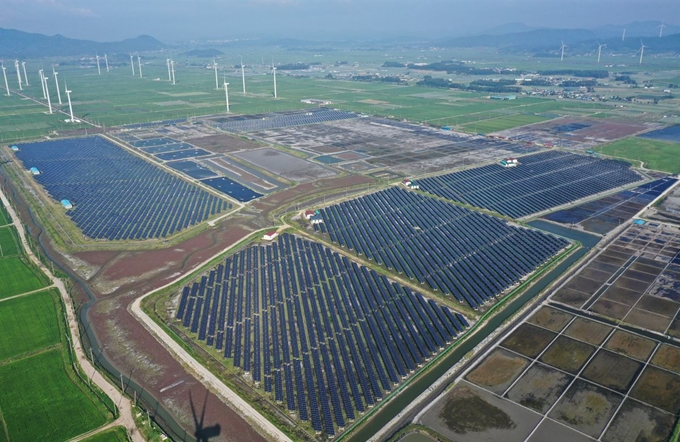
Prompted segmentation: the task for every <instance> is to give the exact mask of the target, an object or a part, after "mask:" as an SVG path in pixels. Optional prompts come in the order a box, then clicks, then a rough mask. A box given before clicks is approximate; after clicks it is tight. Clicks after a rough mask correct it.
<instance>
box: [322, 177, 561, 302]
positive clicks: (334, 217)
mask: <svg viewBox="0 0 680 442" xmlns="http://www.w3.org/2000/svg"><path fill="white" fill-rule="evenodd" d="M321 216H322V218H323V223H321V224H315V225H314V228H315V229H317V230H318V231H321V232H323V233H328V234H329V235H330V238H331V240H333V242H335V243H339V244H340V245H342V246H345V247H347V248H349V249H350V250H354V251H356V252H357V253H358V254H359V255H365V256H366V258H368V259H369V260H375V261H376V262H377V263H378V264H381V265H382V264H384V265H385V266H386V267H387V268H388V269H390V270H392V269H393V270H395V271H397V272H398V273H404V274H406V275H408V277H409V278H411V279H414V278H415V279H417V280H418V281H419V282H420V283H421V284H426V283H427V284H428V285H429V287H430V288H432V289H434V290H441V291H442V292H444V293H445V294H449V295H453V296H455V297H456V299H458V301H460V302H467V303H468V304H469V305H470V306H471V307H472V308H474V309H477V308H478V307H479V306H480V305H482V304H484V303H485V302H487V301H489V300H491V299H492V298H494V297H495V296H498V295H499V294H501V293H503V292H504V291H505V290H506V289H508V288H510V287H512V286H513V285H514V284H516V283H517V282H518V281H519V280H520V279H521V278H523V277H524V276H526V275H528V274H530V273H531V272H533V271H534V270H535V269H536V268H537V267H538V266H540V265H541V264H543V263H545V262H546V261H547V260H549V259H550V257H552V256H553V255H555V253H557V252H558V251H559V250H561V249H563V248H564V247H566V246H567V245H568V244H569V243H568V241H566V240H565V239H562V238H559V237H556V236H553V235H549V234H546V233H543V232H540V231H538V230H533V229H526V228H523V227H518V226H513V225H510V224H508V222H506V221H505V220H502V219H500V218H497V217H493V216H490V215H485V214H482V213H478V212H475V211H472V210H468V209H465V208H463V207H459V206H456V205H454V204H449V203H446V202H443V201H440V200H437V199H434V198H430V197H426V196H423V195H420V194H417V193H415V192H409V191H407V190H403V189H400V188H397V187H392V188H389V189H387V190H383V191H381V192H377V193H373V194H370V195H366V196H364V197H361V198H357V199H354V200H351V201H346V202H343V203H340V204H336V205H333V206H330V207H326V208H324V209H321Z"/></svg>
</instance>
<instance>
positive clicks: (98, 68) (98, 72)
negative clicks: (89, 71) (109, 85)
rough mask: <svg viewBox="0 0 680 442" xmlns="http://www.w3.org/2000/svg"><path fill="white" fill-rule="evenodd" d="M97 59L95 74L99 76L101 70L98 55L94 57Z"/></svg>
mask: <svg viewBox="0 0 680 442" xmlns="http://www.w3.org/2000/svg"><path fill="white" fill-rule="evenodd" d="M96 57H97V74H99V75H101V74H102V68H101V66H99V54H97V55H96Z"/></svg>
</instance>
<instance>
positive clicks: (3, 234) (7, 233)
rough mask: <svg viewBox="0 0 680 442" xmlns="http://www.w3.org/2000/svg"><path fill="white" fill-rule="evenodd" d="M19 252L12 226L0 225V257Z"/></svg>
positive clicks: (14, 254) (17, 241)
mask: <svg viewBox="0 0 680 442" xmlns="http://www.w3.org/2000/svg"><path fill="white" fill-rule="evenodd" d="M20 253H21V250H20V249H19V240H18V238H17V234H16V231H15V230H14V227H11V226H7V227H0V259H1V258H4V257H6V256H16V255H18V254H20Z"/></svg>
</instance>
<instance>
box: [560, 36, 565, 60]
mask: <svg viewBox="0 0 680 442" xmlns="http://www.w3.org/2000/svg"><path fill="white" fill-rule="evenodd" d="M566 47H567V45H565V44H564V40H562V46H560V50H561V51H562V55H560V61H563V60H564V48H566Z"/></svg>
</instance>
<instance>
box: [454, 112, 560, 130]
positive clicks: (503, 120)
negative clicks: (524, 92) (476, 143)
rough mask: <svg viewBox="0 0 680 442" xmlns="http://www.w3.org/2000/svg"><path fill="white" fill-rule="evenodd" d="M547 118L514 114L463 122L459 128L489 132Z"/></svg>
mask: <svg viewBox="0 0 680 442" xmlns="http://www.w3.org/2000/svg"><path fill="white" fill-rule="evenodd" d="M548 119H549V118H548V117H542V116H540V115H531V114H515V115H508V116H499V117H496V118H489V119H487V120H480V121H475V122H474V123H468V124H464V125H463V126H461V129H463V130H464V131H466V132H472V133H483V134H490V133H493V132H498V131H501V130H506V129H512V128H514V127H518V126H525V125H527V124H534V123H540V122H542V121H546V120H548Z"/></svg>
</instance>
